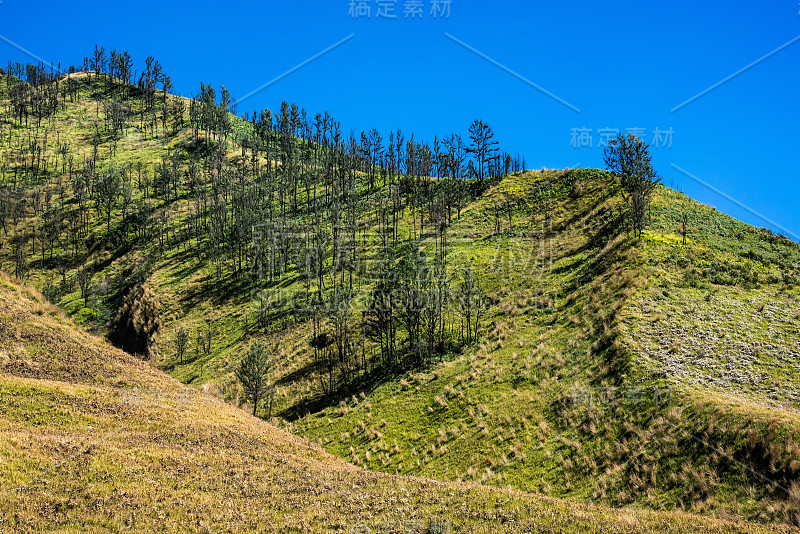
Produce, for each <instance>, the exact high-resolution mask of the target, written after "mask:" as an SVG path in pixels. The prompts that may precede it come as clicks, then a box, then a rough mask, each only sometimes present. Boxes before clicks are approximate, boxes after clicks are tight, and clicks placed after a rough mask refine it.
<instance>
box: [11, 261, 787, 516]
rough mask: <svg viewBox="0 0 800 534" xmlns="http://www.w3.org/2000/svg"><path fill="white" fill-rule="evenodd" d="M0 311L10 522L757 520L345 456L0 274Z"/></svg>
mask: <svg viewBox="0 0 800 534" xmlns="http://www.w3.org/2000/svg"><path fill="white" fill-rule="evenodd" d="M0 325H1V326H2V328H0V347H3V349H2V353H1V354H2V358H0V397H1V398H2V407H3V410H2V413H0V455H1V456H2V459H3V463H2V466H3V467H2V470H0V482H1V483H0V488H1V489H0V494H1V496H0V503H1V504H0V530H2V531H5V532H42V531H59V532H107V531H112V532H114V531H126V532H133V531H137V532H138V531H141V532H152V531H154V530H158V531H162V532H208V531H214V532H236V531H259V532H273V531H275V532H277V531H286V530H287V529H289V530H291V531H298V532H322V531H325V532H327V531H330V532H344V531H349V529H352V528H356V527H357V526H358V525H362V526H361V527H359V528H362V529H363V528H371V529H374V528H384V529H387V528H388V529H393V530H398V529H399V530H402V529H406V528H411V527H410V526H411V525H419V526H420V527H419V528H428V527H430V528H435V526H436V525H439V526H443V525H449V526H450V528H451V529H452V531H453V532H496V531H505V532H530V531H532V530H536V531H555V530H558V531H559V532H604V531H608V530H609V529H611V530H613V531H616V532H645V531H648V532H649V531H653V530H659V531H662V532H692V531H695V530H696V529H704V531H707V532H745V531H749V532H758V531H762V530H763V531H765V532H766V531H767V530H766V529H762V527H757V526H754V525H746V524H741V523H740V524H734V523H728V522H723V521H715V520H710V519H701V518H698V517H694V516H689V515H684V514H678V513H661V514H657V513H654V512H635V513H634V512H632V511H619V510H610V509H607V508H602V507H593V506H585V505H583V506H576V505H574V504H567V503H564V502H560V501H557V500H554V499H548V498H543V497H535V496H532V495H527V494H524V493H520V492H517V491H510V490H500V489H488V488H482V487H479V486H475V485H468V484H444V483H440V482H433V481H426V480H422V479H413V478H401V477H392V476H389V475H381V474H375V473H370V472H368V471H364V470H361V469H358V468H355V467H353V466H351V465H349V464H346V463H344V462H342V461H340V460H338V459H336V458H334V457H332V456H330V455H328V454H326V453H324V452H322V451H321V450H319V449H317V448H315V447H313V446H311V445H310V444H308V443H307V442H305V441H303V440H301V439H299V438H296V437H294V436H292V435H290V434H287V433H285V432H283V431H280V430H278V429H275V428H274V427H272V426H270V425H268V424H266V423H263V422H261V421H259V420H257V419H255V418H251V417H249V416H247V415H246V414H245V413H244V412H242V411H240V410H238V409H236V408H234V407H232V406H230V405H228V404H225V403H223V402H220V401H218V400H216V399H214V398H212V397H210V396H208V395H205V394H203V393H201V392H198V391H196V390H194V389H192V388H187V387H185V386H182V385H180V384H179V383H177V382H176V381H174V380H173V379H171V378H168V377H166V376H164V375H162V374H161V373H159V372H158V371H155V370H153V369H152V368H151V367H150V366H148V365H147V364H144V363H142V362H140V361H138V360H136V359H134V358H132V357H130V356H128V355H126V354H125V353H122V352H120V351H119V350H117V349H113V348H111V347H109V346H107V345H106V344H105V343H104V342H102V341H101V340H99V339H97V338H94V337H92V336H89V335H87V334H85V333H83V332H81V331H80V330H79V329H78V328H77V327H76V326H75V325H74V324H73V323H72V322H71V321H70V320H68V319H65V318H64V317H63V315H62V314H61V313H60V312H59V311H58V310H56V309H55V308H53V307H51V306H49V305H47V304H43V303H42V297H41V296H40V295H38V294H37V293H36V292H34V291H32V290H30V289H27V288H24V287H20V286H16V285H14V284H12V283H11V282H9V280H8V279H7V278H5V277H4V276H3V277H2V278H0ZM76 354H77V355H80V356H79V357H76V356H75V355H76ZM771 531H774V529H771ZM783 531H786V532H788V531H789V530H788V529H783Z"/></svg>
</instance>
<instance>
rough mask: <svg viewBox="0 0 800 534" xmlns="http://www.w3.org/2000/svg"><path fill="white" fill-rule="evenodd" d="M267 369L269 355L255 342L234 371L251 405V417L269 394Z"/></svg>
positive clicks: (261, 345)
mask: <svg viewBox="0 0 800 534" xmlns="http://www.w3.org/2000/svg"><path fill="white" fill-rule="evenodd" d="M269 368H270V361H269V354H267V351H266V348H265V347H264V344H263V343H262V342H260V341H256V342H254V343H253V344H252V345H250V350H249V351H248V352H247V355H246V356H245V357H244V359H242V362H241V363H240V364H239V368H238V369H237V370H236V378H238V379H239V381H240V382H241V383H242V387H243V388H244V392H245V395H247V397H248V398H249V399H250V401H251V402H252V403H253V416H255V415H256V410H257V409H258V403H259V402H260V401H261V399H263V398H264V396H265V395H266V394H267V393H268V392H269V382H268V379H267V373H268V372H269Z"/></svg>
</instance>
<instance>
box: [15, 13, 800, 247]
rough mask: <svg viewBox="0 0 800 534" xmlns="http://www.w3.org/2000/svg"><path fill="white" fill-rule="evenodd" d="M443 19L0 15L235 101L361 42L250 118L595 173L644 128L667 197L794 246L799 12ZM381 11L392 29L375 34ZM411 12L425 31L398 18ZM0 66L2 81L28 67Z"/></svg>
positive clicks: (73, 52)
mask: <svg viewBox="0 0 800 534" xmlns="http://www.w3.org/2000/svg"><path fill="white" fill-rule="evenodd" d="M438 2H439V9H440V12H439V16H437V17H433V15H432V14H431V9H432V7H433V5H432V4H433V3H434V0H396V1H392V0H369V1H368V2H361V1H356V2H354V3H355V7H359V6H365V5H366V6H369V8H370V9H369V11H370V13H369V15H370V16H369V17H367V16H359V17H355V16H352V15H354V14H355V13H352V14H351V12H350V8H351V0H295V1H286V2H275V1H271V0H262V1H253V2H248V1H245V2H237V3H235V4H234V3H233V2H231V3H221V2H205V1H195V2H192V3H185V4H184V3H176V2H164V1H163V0H162V1H158V2H155V1H150V0H139V1H138V2H135V3H116V2H99V1H98V2H95V1H87V2H55V1H48V2H41V1H36V0H2V2H1V3H0V36H2V37H3V38H5V39H8V40H10V41H12V42H13V43H16V44H17V45H18V46H20V47H22V48H25V49H26V50H27V51H29V52H31V53H33V54H36V55H37V56H39V57H41V58H43V59H45V60H48V61H53V62H58V61H61V62H62V64H65V65H68V64H70V63H75V64H79V63H80V62H81V60H82V58H83V56H85V55H88V54H90V53H91V50H92V49H93V47H94V45H95V43H99V44H101V45H103V46H105V47H106V49H107V50H111V49H112V48H116V49H118V50H128V51H129V52H130V53H131V55H132V56H133V58H134V62H135V63H136V67H137V68H141V66H142V65H143V63H144V58H145V57H146V56H148V55H153V56H155V57H156V58H157V59H158V60H159V61H160V62H161V63H162V65H163V66H164V69H165V72H166V73H167V74H169V75H170V76H171V78H172V81H173V84H174V85H175V87H176V90H177V91H179V92H180V93H181V94H184V95H190V94H192V93H194V92H197V91H198V89H199V86H200V82H201V81H202V82H204V83H210V84H213V85H215V86H219V85H220V84H226V85H227V87H228V89H229V90H230V91H231V93H232V94H233V95H234V96H239V97H242V96H244V95H246V94H248V93H250V92H251V91H253V90H254V89H256V88H258V87H260V86H262V85H264V84H265V83H267V82H269V81H270V80H273V79H275V78H276V77H278V76H280V75H281V74H283V73H286V72H287V71H290V70H292V69H293V68H295V67H296V66H297V65H299V64H301V63H303V62H304V61H306V60H308V59H309V58H312V57H314V56H316V55H318V54H319V53H320V52H322V51H323V50H326V49H328V48H329V47H331V46H332V45H333V44H335V43H338V42H340V41H342V40H343V39H345V38H347V37H350V36H352V37H351V38H350V39H349V40H346V41H345V42H344V43H342V44H341V45H340V46H338V47H336V48H334V49H332V50H330V51H328V52H327V53H325V54H324V55H322V56H320V57H318V58H317V59H315V60H314V61H312V62H310V63H308V64H306V65H305V66H303V67H302V68H299V69H296V70H295V71H294V72H292V73H291V74H289V75H287V76H285V77H284V78H282V79H280V80H279V81H277V82H275V83H273V84H272V85H270V86H269V87H267V88H265V89H264V90H262V91H261V92H259V93H257V94H256V95H254V96H252V97H250V98H249V99H247V100H246V102H244V103H243V104H242V105H241V108H240V111H251V112H252V111H253V110H255V109H259V110H260V109H262V108H265V107H268V108H272V109H275V108H277V107H278V106H279V105H280V102H281V100H287V101H289V102H296V103H297V104H299V105H300V106H302V107H305V108H306V109H307V110H308V111H309V113H310V114H312V116H313V114H315V113H317V112H322V111H326V110H327V111H328V112H330V113H331V114H332V115H333V116H334V118H336V119H337V120H339V121H341V123H342V126H343V129H345V131H349V130H350V129H353V130H355V131H356V132H360V131H361V130H366V129H370V128H373V127H377V128H378V129H380V130H381V131H382V132H388V130H390V129H394V128H398V127H399V128H401V129H402V130H403V132H404V133H405V134H406V135H407V136H408V135H409V134H410V133H411V132H412V131H413V132H415V134H416V136H417V137H422V138H424V139H426V140H429V141H432V140H433V136H434V135H440V136H441V135H444V134H447V133H450V132H453V131H455V132H459V133H463V134H466V129H467V127H468V125H469V123H470V122H472V120H474V119H475V118H482V119H483V120H485V121H486V122H488V123H489V124H490V125H491V126H492V127H493V128H494V130H495V132H496V134H497V138H498V139H499V141H500V142H501V145H502V146H503V148H504V149H506V150H508V151H509V152H512V153H513V152H515V151H519V152H520V153H522V154H524V155H525V158H526V160H527V164H528V166H529V167H532V168H541V167H548V168H563V167H568V166H569V167H574V166H582V167H587V166H592V167H601V166H602V142H603V139H604V137H605V134H606V133H608V132H610V131H613V130H620V131H622V132H625V131H627V130H628V129H635V130H638V131H639V132H640V133H641V134H642V136H643V137H644V138H645V139H646V140H647V142H649V143H651V145H652V146H651V152H652V155H653V161H654V165H655V167H656V169H657V171H658V172H659V174H660V175H661V176H662V178H663V181H664V183H665V184H667V185H670V186H672V187H675V188H677V189H681V190H683V191H684V192H686V193H687V194H689V195H690V196H692V197H694V198H696V199H698V200H700V201H702V202H705V203H707V204H710V205H713V206H715V207H717V208H718V209H720V210H722V211H724V212H726V213H730V214H732V215H734V216H736V217H737V218H740V219H742V220H745V221H747V222H751V223H753V224H757V225H759V226H767V227H771V228H772V229H774V230H776V231H781V227H782V228H783V229H785V231H784V233H787V232H788V233H789V234H790V235H792V237H794V238H795V239H796V240H800V237H798V236H800V210H797V209H796V207H797V205H798V191H800V187H799V185H798V184H799V183H800V172H798V168H800V102H798V96H799V95H800V92H799V91H798V87H800V39H798V40H797V41H794V42H793V39H795V38H797V37H798V36H800V4H799V3H798V0H771V1H770V2H764V3H756V2H745V1H739V2H735V1H730V0H728V1H704V2H701V3H700V2H696V1H695V2H689V1H673V2H658V3H654V2H638V3H634V2H631V1H614V0H608V1H605V2H597V1H571V2H568V1H561V2H547V3H545V2H502V1H494V2H489V1H476V0H451V1H450V2H449V16H447V14H446V13H444V14H443V13H442V10H444V11H446V10H447V8H448V6H447V2H446V1H443V0H438ZM381 4H387V5H389V6H394V13H395V15H396V16H397V18H396V19H387V18H377V15H378V11H379V9H382V8H381V7H380V5H381ZM417 4H420V5H421V8H422V13H421V14H422V16H421V17H419V16H416V17H408V18H406V17H405V13H406V10H409V12H410V14H411V12H414V11H415V10H416V5H417ZM362 13H364V12H363V11H362ZM32 16H33V20H34V21H35V22H30V20H31V18H32ZM447 34H449V35H450V36H451V37H448V35H447ZM459 42H460V43H463V45H466V46H468V47H469V49H468V48H467V47H465V46H463V45H462V44H459ZM787 43H791V44H787ZM781 46H784V48H783V49H781V50H779V51H776V49H778V48H780V47H781ZM0 50H2V53H0V65H4V64H5V63H6V61H7V60H12V61H23V62H27V61H29V57H28V56H27V55H26V54H25V53H23V52H20V51H19V50H17V49H15V48H14V47H12V46H11V45H9V44H8V43H7V42H0ZM770 53H771V55H769V57H766V58H764V56H767V55H768V54H770ZM761 58H764V59H763V60H761V61H760V62H758V63H756V64H755V65H751V64H752V63H754V62H756V61H757V60H759V59H761ZM747 66H750V68H749V69H747V70H745V71H743V72H741V73H739V74H738V75H736V76H733V77H732V78H731V76H732V75H734V74H736V73H737V72H739V71H740V70H741V69H743V68H744V67H747ZM509 71H512V72H513V73H516V75H517V76H515V75H514V74H512V73H511V72H509ZM727 78H730V79H729V80H728V81H726V82H725V83H723V84H721V85H719V86H718V87H716V88H715V89H713V90H712V91H710V92H708V93H707V94H705V95H703V96H701V97H699V98H697V99H696V100H694V101H692V102H690V103H688V104H687V105H685V106H683V107H681V108H680V109H677V110H675V108H676V107H677V106H679V105H680V104H682V103H684V102H686V101H687V100H689V99H691V98H692V97H694V96H696V95H698V94H699V93H701V92H703V91H704V90H706V89H708V88H710V87H712V86H714V85H715V84H718V83H719V82H721V81H723V80H726V79H727ZM523 79H524V80H523ZM525 80H527V81H525ZM528 82H530V83H528ZM535 86H538V87H539V88H541V89H543V90H546V91H547V92H549V93H551V94H552V95H553V97H551V96H548V95H547V94H545V93H544V92H542V91H540V90H539V89H537V87H535ZM554 97H555V98H554ZM564 102H565V103H567V104H569V105H570V106H573V107H575V108H578V109H579V110H580V112H579V113H578V112H576V111H575V110H574V109H572V108H571V107H569V106H567V105H564ZM656 129H658V130H659V132H662V135H660V136H659V138H658V142H657V143H654V138H655V137H656V135H655V130H656ZM663 132H666V133H663ZM589 141H591V145H592V146H591V148H590V147H588V146H586V145H588V143H589ZM670 141H671V143H670ZM670 144H671V146H670ZM655 145H658V146H655ZM676 167H677V168H676ZM678 169H682V170H684V171H686V172H687V173H689V174H690V175H692V176H693V177H694V178H692V177H689V176H687V175H686V174H684V173H682V172H681V171H680V170H678ZM695 178H696V179H699V180H702V181H703V182H705V183H707V184H709V185H711V186H712V187H714V188H716V189H718V190H719V191H721V192H723V193H724V194H725V195H727V196H728V197H730V198H732V199H734V200H735V201H737V202H738V204H737V203H736V202H733V201H730V200H728V199H726V198H725V197H724V196H721V195H720V194H719V193H717V192H714V191H712V190H711V189H709V188H707V187H706V186H704V185H701V184H700V183H699V182H698V181H697V180H696V179H695ZM742 206H744V207H742ZM756 214H759V215H756ZM763 218H766V219H769V220H771V221H773V222H774V224H770V223H767V222H765V220H764V219H763Z"/></svg>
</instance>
